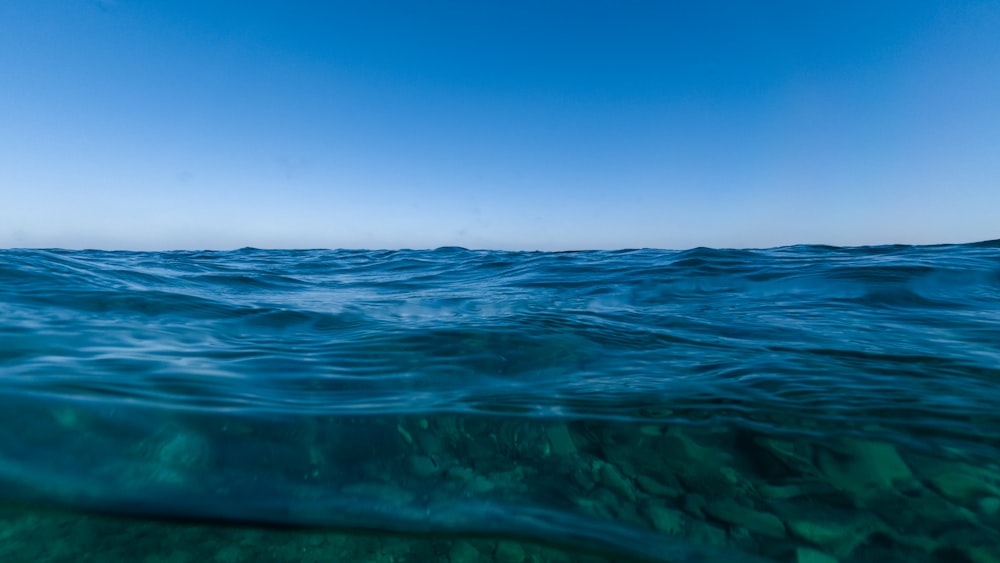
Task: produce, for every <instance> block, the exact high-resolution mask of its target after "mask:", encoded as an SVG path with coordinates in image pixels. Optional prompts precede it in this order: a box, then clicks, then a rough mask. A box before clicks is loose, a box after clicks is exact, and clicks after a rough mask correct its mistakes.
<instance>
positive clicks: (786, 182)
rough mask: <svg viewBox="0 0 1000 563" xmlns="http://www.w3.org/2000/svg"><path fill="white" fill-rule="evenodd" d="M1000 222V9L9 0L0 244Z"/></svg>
mask: <svg viewBox="0 0 1000 563" xmlns="http://www.w3.org/2000/svg"><path fill="white" fill-rule="evenodd" d="M997 238H1000V2H996V1H965V0H954V1H948V2H942V1H933V2H929V1H924V0H908V1H894V2H886V1H881V0H866V1H855V0H845V1H837V2H832V1H816V2H811V1H810V2H801V1H786V2H777V1H767V0H761V1H753V2H749V1H746V2H727V1H716V0H705V1H698V2H681V1H672V0H660V1H642V0H625V1H620V2H589V1H585V0H576V1H555V0H551V1H550V0H533V1H530V2H529V1H524V2H521V1H511V0H506V1H492V0H482V1H478V0H477V1H468V0H466V1H461V2H439V1H435V0H428V1H422V2H413V1H398V2H390V1H379V0H366V1H344V2H337V1H332V0H331V1H322V2H320V1H294V0H286V1H278V0H275V1H272V2H257V1H253V0H241V1H239V2H237V1H221V0H198V1H194V0H160V1H157V0H10V1H5V2H0V247H19V248H52V247H58V248H102V249H129V250H165V249H229V248H240V247H246V246H252V247H258V248H435V247H439V246H463V247H467V248H488V249H512V250H575V249H616V248H641V247H652V248H671V249H684V248H691V247H696V246H708V247H727V248H747V247H772V246H782V245H792V244H832V245H869V244H896V243H901V244H936V243H961V242H974V241H981V240H988V239H997Z"/></svg>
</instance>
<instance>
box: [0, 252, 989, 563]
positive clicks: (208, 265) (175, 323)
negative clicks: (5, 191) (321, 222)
mask: <svg viewBox="0 0 1000 563" xmlns="http://www.w3.org/2000/svg"><path fill="white" fill-rule="evenodd" d="M0 558H2V559H3V560H4V561H46V560H48V561H88V560H89V561H117V560H120V561H150V562H152V561H157V562H166V561H170V562H175V563H179V562H183V561H191V562H195V561H198V562H200V561H220V562H221V561H386V562H388V561H394V562H400V561H447V562H451V563H460V562H461V563H466V562H475V561H480V562H484V563H485V562H492V561H497V562H501V561H502V562H541V561H562V562H570V561H626V560H627V561H664V562H667V561H685V562H688V561H692V562H693V561H727V562H729V561H742V560H746V561H788V562H796V563H827V562H834V561H842V562H843V561H859V562H861V561H865V562H867V561H871V562H890V561H906V562H919V561H942V562H945V561H947V562H953V561H954V562H974V563H988V562H997V561H1000V243H998V242H990V243H980V244H970V245H942V246H923V247H911V246H879V247H863V248H835V247H826V246H795V247H786V248H777V249H769V250H713V249H705V248H699V249H694V250H688V251H661V250H625V251H616V252H565V253H538V252H495V251H470V250H465V249H461V248H440V249H437V250H431V251H415V250H402V251H356V250H336V251H330V250H304V251H272V250H256V249H242V250H238V251H232V252H102V251H65V250H4V251H0Z"/></svg>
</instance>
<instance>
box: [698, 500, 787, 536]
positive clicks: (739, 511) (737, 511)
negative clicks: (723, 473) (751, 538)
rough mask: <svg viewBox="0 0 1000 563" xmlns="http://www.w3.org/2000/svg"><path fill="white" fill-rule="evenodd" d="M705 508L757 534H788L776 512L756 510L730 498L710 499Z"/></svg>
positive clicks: (715, 515) (720, 517) (718, 516)
mask: <svg viewBox="0 0 1000 563" xmlns="http://www.w3.org/2000/svg"><path fill="white" fill-rule="evenodd" d="M704 510H705V512H707V513H708V514H709V515H710V516H712V517H713V518H716V519H718V520H722V521H723V522H726V523H728V524H733V525H736V526H740V527H743V528H746V529H747V530H749V531H750V532H753V533H755V534H762V535H765V536H769V537H772V538H784V537H785V535H786V533H785V525H784V524H782V523H781V520H780V519H778V517H777V516H775V515H774V514H769V513H767V512H761V511H759V510H755V509H753V508H750V507H748V506H744V505H742V504H739V503H738V502H736V501H735V500H733V499H730V498H723V499H716V500H712V501H709V502H708V503H707V504H706V505H705V509H704Z"/></svg>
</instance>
